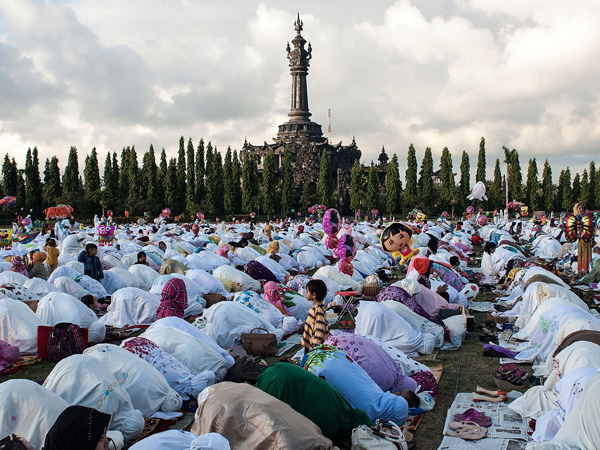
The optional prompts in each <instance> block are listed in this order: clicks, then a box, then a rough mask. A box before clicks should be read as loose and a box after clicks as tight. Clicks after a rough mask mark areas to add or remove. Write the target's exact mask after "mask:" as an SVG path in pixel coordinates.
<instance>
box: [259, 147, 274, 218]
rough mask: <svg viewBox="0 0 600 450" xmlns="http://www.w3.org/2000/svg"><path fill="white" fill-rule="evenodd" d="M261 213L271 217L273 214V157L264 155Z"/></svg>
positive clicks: (270, 154)
mask: <svg viewBox="0 0 600 450" xmlns="http://www.w3.org/2000/svg"><path fill="white" fill-rule="evenodd" d="M262 186H263V211H264V212H265V213H266V214H267V215H268V216H269V217H271V216H272V215H273V214H274V213H275V156H274V155H273V152H269V153H267V154H266V155H265V159H264V161H263V183H262Z"/></svg>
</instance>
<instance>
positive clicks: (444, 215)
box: [442, 211, 448, 219]
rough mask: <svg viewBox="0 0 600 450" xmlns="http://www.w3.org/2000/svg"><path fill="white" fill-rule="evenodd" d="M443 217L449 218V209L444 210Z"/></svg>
mask: <svg viewBox="0 0 600 450" xmlns="http://www.w3.org/2000/svg"><path fill="white" fill-rule="evenodd" d="M442 217H443V218H444V219H447V218H448V211H442Z"/></svg>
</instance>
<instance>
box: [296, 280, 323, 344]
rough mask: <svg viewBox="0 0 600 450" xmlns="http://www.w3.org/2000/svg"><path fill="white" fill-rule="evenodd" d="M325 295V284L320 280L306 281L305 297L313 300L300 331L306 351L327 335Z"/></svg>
mask: <svg viewBox="0 0 600 450" xmlns="http://www.w3.org/2000/svg"><path fill="white" fill-rule="evenodd" d="M326 295H327V285H326V284H325V283H324V282H323V281H322V280H310V281H309V282H308V283H306V295H305V297H306V299H307V300H309V301H311V302H313V305H312V308H310V310H309V311H308V319H306V323H305V324H304V332H303V333H302V347H304V353H305V354H306V353H308V352H309V351H311V350H312V349H313V347H316V346H317V345H320V344H322V343H323V342H325V339H327V338H328V337H329V324H328V323H327V316H326V313H325V305H324V304H323V299H324V298H325V296H326Z"/></svg>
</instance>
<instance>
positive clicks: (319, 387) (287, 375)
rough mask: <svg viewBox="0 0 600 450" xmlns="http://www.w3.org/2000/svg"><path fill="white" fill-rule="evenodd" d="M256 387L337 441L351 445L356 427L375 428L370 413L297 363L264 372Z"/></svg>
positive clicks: (275, 365) (266, 369) (275, 366)
mask: <svg viewBox="0 0 600 450" xmlns="http://www.w3.org/2000/svg"><path fill="white" fill-rule="evenodd" d="M256 387H257V388H259V389H261V390H263V391H265V392H266V393H268V394H271V395H272V396H273V397H275V398H278V399H279V400H281V401H283V402H285V403H287V404H288V405H290V406H291V407H292V408H293V409H295V410H296V411H298V412H299V413H300V414H302V415H303V416H305V417H307V418H309V419H310V420H312V421H313V422H314V423H315V424H317V425H318V426H319V428H321V431H322V432H323V435H324V436H325V437H327V438H329V439H331V440H332V441H334V442H335V441H344V442H348V443H349V442H350V440H351V435H352V430H353V429H354V428H356V427H358V426H359V425H367V426H369V427H371V426H373V422H371V419H369V416H367V413H365V412H364V411H362V410H360V409H356V408H353V407H352V406H350V403H348V401H347V400H346V399H345V398H344V397H343V396H342V394H340V393H339V392H338V391H337V390H336V389H335V388H334V387H333V386H331V385H330V384H329V383H327V382H326V381H325V380H322V379H321V378H319V377H317V376H316V375H313V374H312V373H310V372H307V371H306V370H304V369H301V368H300V367H298V366H295V365H293V364H290V363H277V364H274V365H272V366H270V367H267V368H265V369H263V370H262V371H261V373H260V375H259V377H258V382H257V383H256Z"/></svg>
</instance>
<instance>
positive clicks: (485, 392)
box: [475, 385, 506, 397]
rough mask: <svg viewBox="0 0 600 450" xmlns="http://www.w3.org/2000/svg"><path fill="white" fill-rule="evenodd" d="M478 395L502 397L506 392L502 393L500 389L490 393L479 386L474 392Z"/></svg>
mask: <svg viewBox="0 0 600 450" xmlns="http://www.w3.org/2000/svg"><path fill="white" fill-rule="evenodd" d="M475 392H477V393H478V394H485V395H489V396H490V397H500V396H502V395H506V392H504V391H503V390H501V389H498V390H495V391H491V390H489V389H484V388H482V387H481V386H479V385H478V386H477V390H476V391H475Z"/></svg>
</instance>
